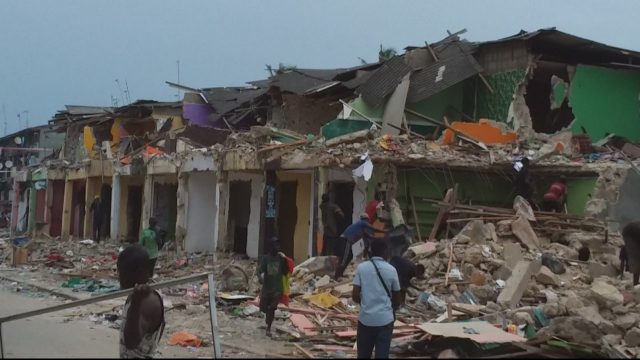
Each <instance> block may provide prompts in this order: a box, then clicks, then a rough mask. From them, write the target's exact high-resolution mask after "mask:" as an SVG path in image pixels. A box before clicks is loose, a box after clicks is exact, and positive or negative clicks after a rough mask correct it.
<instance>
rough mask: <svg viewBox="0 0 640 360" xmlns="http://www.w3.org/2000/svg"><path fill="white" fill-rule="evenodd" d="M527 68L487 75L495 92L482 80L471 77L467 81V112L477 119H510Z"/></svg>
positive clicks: (505, 120)
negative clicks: (510, 109) (514, 99)
mask: <svg viewBox="0 0 640 360" xmlns="http://www.w3.org/2000/svg"><path fill="white" fill-rule="evenodd" d="M525 75H526V71H525V69H524V68H523V69H516V70H511V71H506V72H500V73H495V74H493V75H489V76H486V80H487V82H488V83H489V85H490V86H491V88H492V89H493V93H492V92H491V91H490V90H489V89H488V88H487V86H486V85H485V84H483V83H482V81H481V80H480V79H479V78H477V77H474V78H471V79H469V80H467V82H466V83H465V85H466V88H467V95H466V97H465V112H466V113H467V114H469V115H472V116H473V117H474V118H475V119H479V118H485V119H491V120H494V121H499V122H507V121H508V113H509V106H510V105H511V102H512V101H513V98H514V93H515V91H516V89H517V87H518V85H519V84H520V83H521V82H522V81H523V80H524V79H525Z"/></svg>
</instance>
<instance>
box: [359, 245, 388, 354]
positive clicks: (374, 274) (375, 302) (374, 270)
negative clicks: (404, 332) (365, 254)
mask: <svg viewBox="0 0 640 360" xmlns="http://www.w3.org/2000/svg"><path fill="white" fill-rule="evenodd" d="M387 254H388V247H387V243H386V242H385V241H383V240H378V239H376V240H374V241H372V242H371V258H370V259H369V261H364V262H362V263H361V264H360V265H358V268H357V269H356V275H355V277H354V279H353V292H352V295H351V297H352V298H353V301H354V302H356V303H358V304H360V314H359V315H358V330H357V338H356V343H357V347H358V359H371V353H372V352H373V349H374V348H375V358H376V359H386V358H388V357H389V349H390V347H391V337H392V335H393V323H394V322H395V310H396V309H398V307H399V306H400V282H399V280H398V273H397V272H396V269H395V268H394V267H393V266H391V265H390V264H389V263H388V262H387V261H386V259H387V257H388V256H387Z"/></svg>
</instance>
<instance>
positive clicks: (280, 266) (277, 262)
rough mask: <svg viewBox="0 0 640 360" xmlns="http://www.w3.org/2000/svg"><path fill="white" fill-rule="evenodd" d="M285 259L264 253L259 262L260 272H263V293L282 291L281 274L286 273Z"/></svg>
mask: <svg viewBox="0 0 640 360" xmlns="http://www.w3.org/2000/svg"><path fill="white" fill-rule="evenodd" d="M286 272H287V268H286V264H285V261H284V259H283V258H282V257H280V255H275V256H273V255H265V256H264V258H263V259H262V263H261V264H260V271H259V273H260V274H263V273H264V282H263V285H262V292H263V293H265V294H275V293H282V276H283V275H284V274H286Z"/></svg>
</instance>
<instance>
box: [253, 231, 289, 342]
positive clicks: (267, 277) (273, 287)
mask: <svg viewBox="0 0 640 360" xmlns="http://www.w3.org/2000/svg"><path fill="white" fill-rule="evenodd" d="M269 243H270V248H271V251H270V252H269V254H266V255H265V256H264V258H263V259H262V262H261V263H260V267H259V268H258V281H259V282H260V284H262V289H261V290H260V311H262V312H263V313H264V314H265V315H266V323H267V333H266V335H267V336H269V337H271V324H273V319H274V318H275V314H276V309H277V308H278V303H279V302H280V299H281V298H282V294H283V291H284V289H283V277H284V276H285V275H286V274H287V273H288V271H289V270H288V267H287V260H286V256H285V255H284V254H283V253H281V252H280V242H279V241H278V238H276V237H273V238H271V240H269Z"/></svg>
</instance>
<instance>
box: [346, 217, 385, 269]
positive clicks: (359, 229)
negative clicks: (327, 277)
mask: <svg viewBox="0 0 640 360" xmlns="http://www.w3.org/2000/svg"><path fill="white" fill-rule="evenodd" d="M376 232H377V233H380V232H382V233H384V231H382V230H378V229H376V228H374V227H373V226H371V224H370V223H369V215H367V213H362V214H360V220H359V221H357V222H355V223H353V224H351V225H349V226H348V227H347V228H346V229H345V230H344V232H343V233H342V235H340V238H339V241H338V242H339V243H341V244H345V245H344V246H345V248H344V253H343V255H342V261H341V262H340V264H339V265H338V268H337V269H336V273H335V276H334V278H335V280H338V279H340V278H341V277H342V274H344V270H345V269H346V268H347V266H349V263H351V260H353V251H352V249H351V247H352V246H353V244H355V243H356V242H358V240H360V239H363V240H364V242H365V251H366V249H368V248H369V242H370V239H372V238H373V234H375V233H376Z"/></svg>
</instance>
